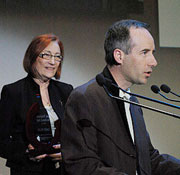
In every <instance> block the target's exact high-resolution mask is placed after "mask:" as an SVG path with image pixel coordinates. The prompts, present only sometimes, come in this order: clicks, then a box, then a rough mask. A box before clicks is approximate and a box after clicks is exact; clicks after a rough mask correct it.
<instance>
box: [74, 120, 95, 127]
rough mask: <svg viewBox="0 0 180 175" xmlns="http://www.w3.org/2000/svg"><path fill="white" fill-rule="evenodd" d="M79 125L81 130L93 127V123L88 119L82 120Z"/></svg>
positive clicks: (78, 122)
mask: <svg viewBox="0 0 180 175" xmlns="http://www.w3.org/2000/svg"><path fill="white" fill-rule="evenodd" d="M77 125H79V126H80V127H81V128H84V127H91V126H92V122H91V121H90V120H88V119H81V120H78V121H77Z"/></svg>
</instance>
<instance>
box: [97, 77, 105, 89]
mask: <svg viewBox="0 0 180 175" xmlns="http://www.w3.org/2000/svg"><path fill="white" fill-rule="evenodd" d="M96 81H97V83H98V84H99V86H103V85H104V84H105V79H104V76H103V75H102V74H98V75H96Z"/></svg>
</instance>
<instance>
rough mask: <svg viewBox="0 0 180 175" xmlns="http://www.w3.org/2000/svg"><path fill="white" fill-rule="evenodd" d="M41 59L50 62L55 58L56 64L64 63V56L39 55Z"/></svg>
mask: <svg viewBox="0 0 180 175" xmlns="http://www.w3.org/2000/svg"><path fill="white" fill-rule="evenodd" d="M39 57H40V58H43V59H45V60H48V61H50V60H51V59H52V57H54V60H55V61H56V62H61V61H63V56H62V55H52V54H50V53H40V54H39Z"/></svg>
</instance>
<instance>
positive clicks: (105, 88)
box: [103, 85, 180, 119]
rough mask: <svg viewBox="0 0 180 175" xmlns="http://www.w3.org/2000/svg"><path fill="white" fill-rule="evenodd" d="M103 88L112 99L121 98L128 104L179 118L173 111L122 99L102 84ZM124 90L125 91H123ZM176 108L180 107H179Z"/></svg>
mask: <svg viewBox="0 0 180 175" xmlns="http://www.w3.org/2000/svg"><path fill="white" fill-rule="evenodd" d="M103 88H104V90H105V92H106V93H107V95H108V96H109V97H112V98H114V99H116V100H121V101H124V102H126V103H130V104H133V105H136V106H140V107H142V108H145V109H149V110H152V111H155V112H159V113H162V114H166V115H170V116H172V117H175V118H178V119H180V115H177V114H173V113H171V112H167V111H163V110H161V109H156V108H153V107H150V106H146V105H143V104H139V103H136V102H133V101H129V100H126V99H123V98H121V97H116V96H114V95H112V94H111V93H110V92H109V91H108V89H107V87H106V86H105V85H103ZM125 92H126V91H125ZM129 94H130V95H133V94H132V93H129ZM167 104H168V103H167ZM178 109H180V107H179V108H178Z"/></svg>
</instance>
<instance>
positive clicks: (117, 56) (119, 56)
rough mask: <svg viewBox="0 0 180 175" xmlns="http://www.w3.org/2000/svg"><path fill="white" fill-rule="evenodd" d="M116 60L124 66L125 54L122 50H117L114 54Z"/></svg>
mask: <svg viewBox="0 0 180 175" xmlns="http://www.w3.org/2000/svg"><path fill="white" fill-rule="evenodd" d="M113 55H114V59H115V61H116V63H117V64H118V65H121V64H122V61H123V58H124V52H123V51H122V50H120V49H115V50H114V52H113Z"/></svg>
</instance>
